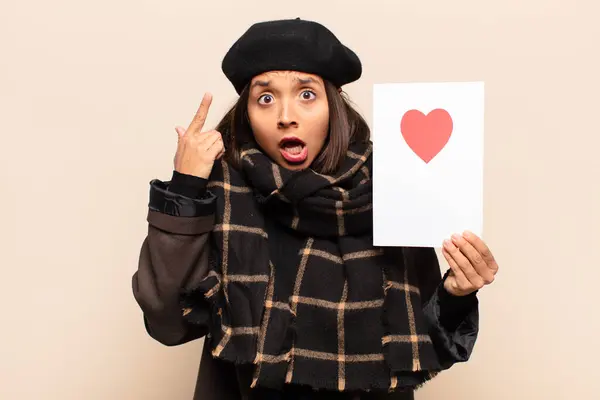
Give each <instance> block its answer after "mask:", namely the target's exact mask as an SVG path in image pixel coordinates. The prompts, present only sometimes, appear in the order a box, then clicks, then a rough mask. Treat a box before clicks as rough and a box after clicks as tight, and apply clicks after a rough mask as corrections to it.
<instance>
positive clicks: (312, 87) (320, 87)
mask: <svg viewBox="0 0 600 400" xmlns="http://www.w3.org/2000/svg"><path fill="white" fill-rule="evenodd" d="M248 115H249V118H250V125H251V127H252V131H253V133H254V138H255V140H256V142H257V143H258V145H259V146H260V147H261V148H262V150H263V151H264V152H265V153H266V154H267V155H268V156H269V157H271V158H272V159H273V160H274V161H275V162H276V163H277V164H279V165H280V166H282V167H284V168H287V169H291V170H300V169H305V168H308V167H309V166H310V165H311V164H312V162H313V161H314V159H315V158H316V157H317V156H318V155H319V152H320V151H321V149H322V148H323V145H324V144H325V140H326V139H327V133H328V131H329V105H328V103H327V96H326V93H325V84H324V82H323V80H322V79H321V78H320V77H318V76H316V75H311V74H305V73H301V72H295V71H272V72H267V73H264V74H261V75H258V76H256V77H254V79H252V82H251V83H250V93H249V99H248Z"/></svg>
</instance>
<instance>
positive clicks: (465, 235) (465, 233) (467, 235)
mask: <svg viewBox="0 0 600 400" xmlns="http://www.w3.org/2000/svg"><path fill="white" fill-rule="evenodd" d="M463 236H464V237H466V238H468V237H470V236H471V232H470V231H464V232H463Z"/></svg>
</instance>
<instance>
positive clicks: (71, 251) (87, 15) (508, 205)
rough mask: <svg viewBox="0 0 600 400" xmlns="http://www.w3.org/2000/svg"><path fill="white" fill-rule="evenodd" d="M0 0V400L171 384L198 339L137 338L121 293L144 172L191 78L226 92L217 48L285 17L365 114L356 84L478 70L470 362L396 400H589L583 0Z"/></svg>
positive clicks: (140, 391)
mask: <svg viewBox="0 0 600 400" xmlns="http://www.w3.org/2000/svg"><path fill="white" fill-rule="evenodd" d="M0 4H1V8H0V41H1V42H0V44H1V46H0V123H1V126H0V133H1V138H2V141H1V146H0V151H1V160H0V161H1V164H0V174H1V176H0V178H1V189H0V191H1V195H0V221H1V226H2V229H1V230H0V232H1V233H0V235H1V237H0V243H1V244H0V246H1V251H0V266H1V275H0V276H1V284H2V289H1V290H0V296H1V298H0V300H1V301H0V307H1V308H2V309H1V310H0V311H1V312H0V316H1V328H0V399H2V400H5V399H6V400H12V399H51V400H55V399H56V400H59V399H60V400H67V399H69V400H70V399H103V400H104V399H127V400H129V399H160V400H162V399H182V400H183V399H190V396H191V393H192V390H193V384H194V380H195V375H196V371H197V364H198V360H199V353H200V350H201V346H202V343H200V342H196V343H192V344H189V345H185V346H181V347H178V348H166V347H163V346H161V345H159V344H158V343H156V342H154V341H152V340H151V339H150V338H149V337H148V336H147V335H146V334H145V332H144V328H143V324H142V320H141V315H140V311H139V309H138V308H137V305H136V304H135V302H134V300H133V297H132V295H131V289H130V278H131V275H132V274H133V272H134V271H135V269H136V266H137V265H136V263H137V257H138V251H139V246H140V244H141V242H142V239H143V237H144V234H145V230H146V223H145V213H146V204H147V195H148V181H149V180H150V179H151V178H154V177H159V178H168V177H169V176H170V171H171V166H172V164H171V162H172V157H173V154H174V150H175V141H176V134H175V131H174V130H173V127H174V126H175V125H176V124H182V125H185V124H187V123H188V122H189V120H190V118H191V116H192V114H193V112H194V111H195V109H196V107H197V106H198V104H199V102H200V99H201V97H202V93H203V91H205V90H209V91H212V92H213V93H214V94H215V100H214V102H213V108H212V110H211V114H210V119H209V121H208V122H209V123H210V124H213V123H215V122H216V120H217V118H218V117H219V116H220V115H221V114H222V112H223V111H224V109H225V107H226V106H227V105H229V104H231V103H232V102H233V101H234V99H235V96H234V91H233V89H232V88H231V87H230V85H229V83H228V82H227V81H226V79H225V78H224V76H223V75H222V74H221V71H220V61H221V58H222V56H223V55H224V53H225V51H226V50H227V48H228V47H229V46H230V45H231V43H232V42H233V41H234V40H235V39H236V38H237V37H238V36H239V35H240V34H241V33H242V32H243V31H244V30H245V29H246V28H247V27H248V26H249V25H250V24H251V23H252V22H254V21H256V20H263V19H271V18H281V17H296V16H300V17H303V18H307V19H317V20H319V21H321V22H323V23H325V24H326V25H327V26H329V27H330V28H331V29H332V30H334V32H335V33H336V34H337V35H338V36H339V37H340V38H341V39H342V40H343V41H344V42H345V43H347V44H348V45H350V46H351V47H352V48H353V49H355V50H356V51H357V52H358V54H359V55H360V57H361V58H362V60H363V63H364V71H365V72H364V76H363V78H362V80H360V81H359V82H357V83H355V84H353V85H350V86H349V87H348V88H347V91H348V92H349V93H350V94H351V95H352V97H353V99H354V101H355V102H356V103H357V104H358V106H359V107H360V109H361V110H362V112H363V113H364V115H365V116H366V117H367V119H368V120H369V121H371V85H372V84H373V83H375V82H393V81H446V80H448V81H461V80H484V81H485V82H486V123H485V126H486V139H485V140H486V141H485V151H486V159H485V229H484V236H485V239H486V240H487V242H488V243H489V244H490V246H491V247H492V249H493V250H494V252H495V254H496V256H497V258H498V260H499V261H500V265H501V273H500V275H499V276H498V280H497V281H496V282H495V283H494V284H493V285H492V286H490V287H488V288H485V289H484V290H483V291H482V292H481V295H480V299H481V313H482V317H481V318H482V321H481V323H482V332H481V336H480V339H479V342H478V345H477V348H476V351H475V354H474V355H473V358H472V360H471V361H470V362H469V363H468V364H463V365H458V366H456V367H455V368H453V369H452V370H451V371H449V372H447V373H445V374H443V375H442V376H440V377H439V378H437V379H436V380H434V381H433V382H431V383H430V384H428V385H427V386H426V388H424V389H423V390H421V391H419V393H418V396H417V398H418V400H429V399H477V400H478V399H490V400H504V399H597V398H599V397H598V396H600V395H599V393H600V372H599V371H598V360H599V357H600V351H599V350H598V348H599V347H598V335H599V334H600V324H599V316H598V315H599V312H598V307H597V304H598V293H599V290H598V287H599V286H598V285H599V280H600V273H599V272H598V271H599V270H600V268H599V267H600V265H599V262H598V254H597V250H598V248H599V247H600V162H599V157H598V148H599V146H600V131H599V119H598V115H599V113H598V107H599V105H600V103H599V101H598V99H599V98H600V79H599V78H598V71H600V62H599V56H598V52H599V50H600V24H599V23H598V17H600V6H598V5H597V2H595V1H593V0H587V1H584V0H528V1H523V2H519V1H517V0H505V1H493V2H492V1H482V0H470V1H469V0H454V1H446V0H437V1H397V0H395V1H391V0H390V1H375V0H371V1H367V2H363V1H361V2H358V1H357V2H350V1H348V0H346V1H332V0H329V1H323V0H320V1H312V0H311V1H308V0H306V1H298V2H282V1H280V0H278V1H260V2H251V1H235V2H234V1H214V2H210V3H209V2H205V1H198V0H196V1H192V0H186V1H183V0H181V1H176V2H172V3H171V2H166V1H150V0H146V1H142V0H129V1H117V0H104V1H96V2H86V1H75V0H55V1H41V0H37V1H32V0H30V1H20V2H17V1H8V0H2V2H1V3H0ZM456 179H460V177H456ZM448 195H451V194H448ZM444 268H445V266H444Z"/></svg>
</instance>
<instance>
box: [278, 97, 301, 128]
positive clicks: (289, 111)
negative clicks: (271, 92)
mask: <svg viewBox="0 0 600 400" xmlns="http://www.w3.org/2000/svg"><path fill="white" fill-rule="evenodd" d="M280 104H281V107H280V109H279V117H278V119H277V127H278V128H279V129H285V128H292V127H297V126H298V121H297V120H296V116H295V112H294V106H293V104H291V102H290V101H287V100H284V101H282V102H281V103H280Z"/></svg>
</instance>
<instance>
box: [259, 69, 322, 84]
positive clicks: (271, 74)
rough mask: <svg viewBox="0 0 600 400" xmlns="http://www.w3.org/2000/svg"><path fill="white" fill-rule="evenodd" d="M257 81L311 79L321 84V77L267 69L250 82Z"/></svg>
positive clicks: (274, 81) (273, 81) (283, 81)
mask: <svg viewBox="0 0 600 400" xmlns="http://www.w3.org/2000/svg"><path fill="white" fill-rule="evenodd" d="M257 81H262V82H270V83H277V82H280V83H288V82H295V81H313V82H315V83H320V84H323V79H322V78H321V77H320V76H318V75H314V74H309V73H306V72H299V71H268V72H264V73H262V74H260V75H257V76H255V77H254V78H252V83H254V82H257Z"/></svg>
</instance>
